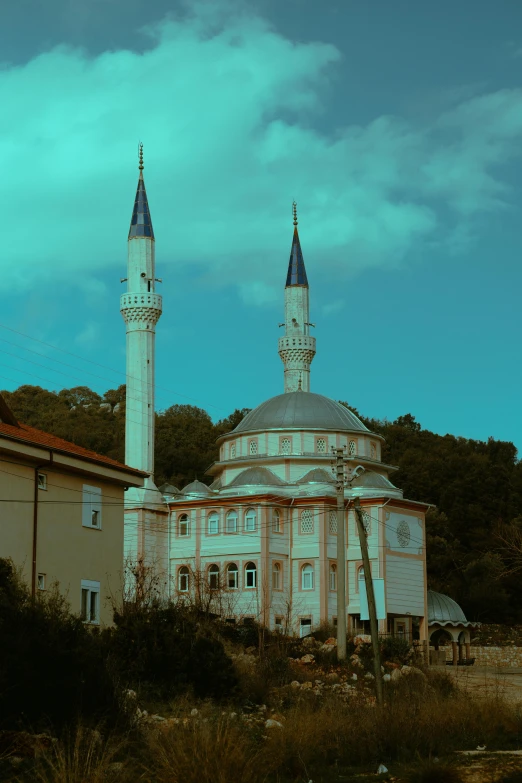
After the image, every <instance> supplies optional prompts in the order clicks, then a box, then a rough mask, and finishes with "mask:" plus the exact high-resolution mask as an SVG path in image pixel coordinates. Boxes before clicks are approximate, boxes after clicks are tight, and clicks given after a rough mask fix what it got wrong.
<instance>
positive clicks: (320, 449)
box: [315, 438, 326, 454]
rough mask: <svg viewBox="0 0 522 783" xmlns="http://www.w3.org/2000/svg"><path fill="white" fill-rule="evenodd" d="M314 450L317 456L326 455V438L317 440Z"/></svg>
mask: <svg viewBox="0 0 522 783" xmlns="http://www.w3.org/2000/svg"><path fill="white" fill-rule="evenodd" d="M315 450H316V452H317V453H318V454H326V438H317V440H316V441H315Z"/></svg>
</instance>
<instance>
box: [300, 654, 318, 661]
mask: <svg viewBox="0 0 522 783" xmlns="http://www.w3.org/2000/svg"><path fill="white" fill-rule="evenodd" d="M299 661H300V662H301V663H313V662H314V661H315V656H314V655H312V654H311V653H307V654H306V655H303V656H302V657H301V658H299Z"/></svg>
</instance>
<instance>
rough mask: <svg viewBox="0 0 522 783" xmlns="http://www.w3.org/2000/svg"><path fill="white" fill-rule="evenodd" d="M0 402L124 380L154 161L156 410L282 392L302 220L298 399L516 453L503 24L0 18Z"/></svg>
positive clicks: (406, 3) (63, 15)
mask: <svg viewBox="0 0 522 783" xmlns="http://www.w3.org/2000/svg"><path fill="white" fill-rule="evenodd" d="M2 18H3V23H2V26H1V28H0V57H1V62H0V99H1V105H2V109H3V110H2V112H1V113H0V150H1V153H0V154H1V155H2V171H3V175H2V179H3V182H4V185H3V188H2V193H3V197H0V201H1V213H2V226H3V231H2V241H1V252H0V303H1V306H0V388H4V389H14V388H16V387H17V386H19V385H21V384H34V385H40V386H43V387H44V388H48V389H52V390H59V389H61V388H64V387H66V388H69V387H72V386H79V385H87V386H90V387H91V388H94V389H95V390H96V391H98V392H100V393H103V392H104V391H105V390H106V389H109V388H115V387H117V386H118V385H120V384H121V383H123V382H124V380H125V327H124V323H123V320H122V318H121V315H120V313H119V296H120V294H121V293H123V291H124V284H121V283H120V279H121V278H123V277H126V254H127V234H128V229H129V223H130V218H131V214H132V207H133V203H134V196H135V192H136V185H137V177H138V169H137V163H138V160H137V147H138V142H139V141H142V142H143V144H144V159H145V170H144V176H145V182H146V187H147V194H148V200H149V206H150V210H151V214H152V222H153V226H154V232H155V237H156V271H157V274H158V276H159V277H160V278H162V280H163V282H162V283H161V284H160V285H159V292H160V293H161V294H162V295H163V315H162V317H161V320H160V322H159V324H158V327H157V340H156V347H157V389H156V407H157V408H158V409H160V410H161V409H165V408H167V407H169V406H170V405H173V404H190V405H197V406H199V407H202V408H205V409H206V410H207V411H208V412H209V414H210V415H211V416H212V418H213V419H215V420H216V419H219V418H223V417H225V416H227V415H228V414H229V413H231V412H232V411H233V410H234V409H235V408H243V407H249V408H251V407H255V406H256V405H258V404H259V403H261V402H262V401H264V400H266V399H267V398H269V397H272V396H274V395H276V394H280V393H282V392H283V365H282V363H281V360H280V359H279V357H278V354H277V341H278V337H279V336H280V330H279V328H278V324H279V323H280V322H281V321H282V320H283V302H284V283H285V278H286V270H287V266H288V258H289V252H290V246H291V241H292V230H293V226H292V201H293V200H294V199H295V200H296V202H297V210H298V218H299V233H300V239H301V246H302V250H303V256H304V260H305V264H306V268H307V274H308V280H309V284H310V302H311V313H310V314H311V320H312V321H313V322H314V323H316V329H315V332H314V334H315V337H316V339H317V355H316V357H315V359H314V361H313V364H312V368H311V389H312V391H314V392H318V393H321V394H325V395H326V396H328V397H332V398H334V399H340V400H346V401H348V402H349V404H351V405H353V406H355V407H356V408H357V409H358V410H359V411H360V413H361V414H363V415H365V416H368V417H374V418H379V419H388V420H390V421H392V420H394V419H395V418H397V417H398V416H400V415H403V414H406V413H411V414H412V415H414V416H415V417H416V419H417V421H419V422H420V423H421V425H422V426H423V427H425V428H427V429H430V430H432V431H434V432H438V433H440V434H446V433H451V434H454V435H458V436H463V437H466V438H474V439H481V440H485V439H487V438H488V437H494V438H496V439H500V440H508V441H512V442H514V443H515V445H516V446H517V448H518V449H519V450H522V417H521V415H520V405H521V400H520V389H521V388H522V365H521V361H520V335H521V333H522V311H521V306H520V302H521V295H520V292H521V289H522V263H521V262H522V239H521V233H522V220H521V218H522V4H521V3H520V2H519V0H495V1H494V2H493V0H491V1H489V0H488V1H486V0H460V2H459V3H455V2H454V0H439V2H437V3H419V2H417V0H393V2H390V0H364V1H363V0H323V2H322V3H317V2H316V0H286V2H284V3H281V2H280V0H252V1H251V2H248V1H247V0H243V1H241V0H212V1H211V2H199V0H194V1H193V2H190V3H187V2H176V1H175V0H170V2H166V1H164V0H145V1H144V0H90V2H88V3H87V2H85V0H46V2H45V3H43V2H40V0H2Z"/></svg>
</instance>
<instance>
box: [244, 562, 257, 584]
mask: <svg viewBox="0 0 522 783" xmlns="http://www.w3.org/2000/svg"><path fill="white" fill-rule="evenodd" d="M256 577H257V568H256V564H255V563H247V564H246V566H245V587H248V588H249V589H252V588H253V587H256V586H257V578H256Z"/></svg>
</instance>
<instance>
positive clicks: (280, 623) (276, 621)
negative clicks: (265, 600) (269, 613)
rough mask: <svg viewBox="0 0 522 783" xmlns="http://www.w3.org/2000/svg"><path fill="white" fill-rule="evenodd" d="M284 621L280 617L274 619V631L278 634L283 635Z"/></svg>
mask: <svg viewBox="0 0 522 783" xmlns="http://www.w3.org/2000/svg"><path fill="white" fill-rule="evenodd" d="M284 619H285V618H284V617H281V616H280V615H276V616H275V618H274V624H275V629H276V631H278V632H279V633H283V620H284Z"/></svg>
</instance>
